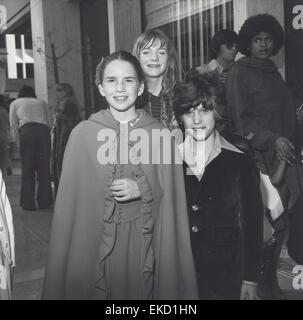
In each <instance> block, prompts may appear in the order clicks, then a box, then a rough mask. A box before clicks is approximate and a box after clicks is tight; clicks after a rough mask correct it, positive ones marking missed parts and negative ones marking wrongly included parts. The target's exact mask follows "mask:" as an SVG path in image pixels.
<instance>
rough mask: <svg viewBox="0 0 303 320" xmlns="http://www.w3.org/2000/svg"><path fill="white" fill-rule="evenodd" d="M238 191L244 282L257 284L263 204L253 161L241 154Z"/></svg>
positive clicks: (260, 254)
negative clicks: (242, 238) (242, 240)
mask: <svg viewBox="0 0 303 320" xmlns="http://www.w3.org/2000/svg"><path fill="white" fill-rule="evenodd" d="M239 184H240V186H239V189H240V195H241V198H240V200H241V222H242V230H243V234H244V280H246V281H253V282H258V276H259V273H260V266H261V258H262V242H263V212H264V211H263V210H264V209H263V204H262V197H261V192H260V173H259V171H258V169H257V167H256V165H255V161H254V159H253V158H252V157H251V156H250V155H249V154H247V153H243V161H242V166H241V173H240V180H239Z"/></svg>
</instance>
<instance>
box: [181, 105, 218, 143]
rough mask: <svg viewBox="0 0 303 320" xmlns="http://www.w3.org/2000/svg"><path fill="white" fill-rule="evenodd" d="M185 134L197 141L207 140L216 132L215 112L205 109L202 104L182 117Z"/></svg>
mask: <svg viewBox="0 0 303 320" xmlns="http://www.w3.org/2000/svg"><path fill="white" fill-rule="evenodd" d="M181 120H182V122H183V125H184V129H185V132H186V133H187V134H190V135H191V136H192V137H193V138H194V139H195V140H196V141H205V140H207V139H208V138H209V137H210V136H211V135H212V134H213V133H214V131H215V127H216V119H215V113H214V111H213V110H208V109H205V108H204V107H203V106H202V103H201V104H200V105H199V106H198V107H196V108H191V109H190V110H189V111H187V112H186V113H184V114H183V115H182V116H181Z"/></svg>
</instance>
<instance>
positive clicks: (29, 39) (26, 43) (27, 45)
mask: <svg viewBox="0 0 303 320" xmlns="http://www.w3.org/2000/svg"><path fill="white" fill-rule="evenodd" d="M24 47H25V49H33V42H32V36H31V35H30V34H25V35H24Z"/></svg>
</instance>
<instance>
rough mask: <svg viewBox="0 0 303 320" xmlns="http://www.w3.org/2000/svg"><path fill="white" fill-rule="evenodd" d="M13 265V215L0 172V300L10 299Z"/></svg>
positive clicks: (14, 262)
mask: <svg viewBox="0 0 303 320" xmlns="http://www.w3.org/2000/svg"><path fill="white" fill-rule="evenodd" d="M15 264H16V261H15V234H14V225H13V215H12V209H11V206H10V203H9V199H8V197H7V195H6V188H5V183H4V180H3V176H2V172H1V170H0V300H10V299H12V284H13V279H12V278H13V269H14V267H15Z"/></svg>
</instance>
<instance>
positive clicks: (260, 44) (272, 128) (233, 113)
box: [227, 14, 300, 299]
mask: <svg viewBox="0 0 303 320" xmlns="http://www.w3.org/2000/svg"><path fill="white" fill-rule="evenodd" d="M283 42H284V37H283V29H282V27H281V25H280V24H279V22H278V21H277V20H276V19H275V18H274V17H273V16H271V15H268V14H262V15H257V16H253V17H250V18H249V19H247V20H246V21H245V22H244V24H243V26H242V28H241V30H240V32H239V39H238V43H239V51H240V52H241V53H243V54H244V55H245V57H243V58H241V59H239V60H238V61H236V62H235V63H234V65H233V66H232V67H231V70H230V73H229V75H228V80H227V100H228V111H229V116H230V117H231V121H232V125H233V126H234V127H235V128H236V130H237V133H238V134H239V135H241V136H242V137H246V138H248V139H250V141H251V144H252V147H253V149H254V152H255V156H256V161H257V166H258V169H259V171H260V173H261V181H262V185H261V190H262V196H263V201H264V204H265V206H266V208H267V214H268V219H269V221H270V223H271V225H272V227H273V228H274V230H275V233H274V234H273V237H272V238H270V239H269V242H267V243H266V245H265V250H264V264H263V273H262V274H263V278H262V281H261V286H259V287H260V288H261V289H262V290H260V291H259V294H260V296H261V297H262V298H265V299H272V298H273V299H285V298H286V297H285V294H284V293H283V291H282V290H281V289H280V288H279V285H278V281H277V276H276V268H277V264H278V261H279V256H280V252H281V247H282V243H283V239H284V235H285V229H286V221H285V218H286V216H285V214H284V213H285V212H286V211H287V210H289V209H290V208H291V206H292V205H293V204H294V203H295V201H296V199H297V198H298V196H299V190H300V182H299V179H298V177H297V175H296V173H295V172H296V161H295V159H296V158H295V150H294V138H295V128H296V115H295V102H294V99H293V96H292V94H291V92H290V91H289V89H288V88H287V86H286V84H285V82H284V80H283V79H282V77H281V75H280V73H279V71H278V70H277V68H276V66H275V64H274V63H273V61H272V60H270V57H272V56H273V55H275V54H276V53H278V51H279V50H280V48H281V47H282V46H283ZM286 164H287V165H286ZM283 168H284V169H283ZM281 169H282V170H281ZM277 170H278V171H280V173H282V175H280V179H278V180H279V181H278V182H279V183H276V182H274V180H276V179H273V176H275V175H276V173H277ZM286 195H287V197H286Z"/></svg>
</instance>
